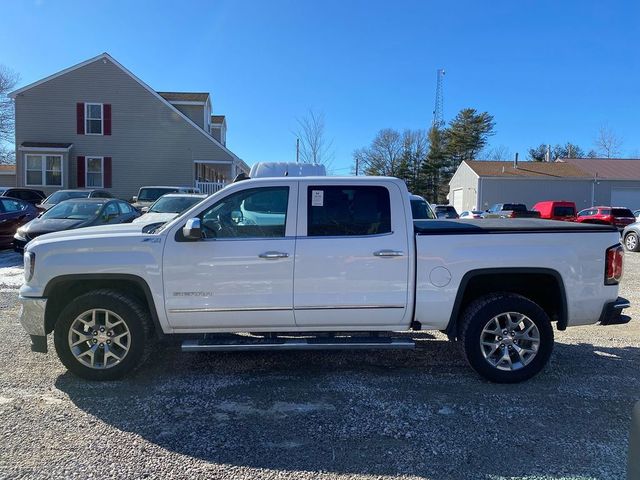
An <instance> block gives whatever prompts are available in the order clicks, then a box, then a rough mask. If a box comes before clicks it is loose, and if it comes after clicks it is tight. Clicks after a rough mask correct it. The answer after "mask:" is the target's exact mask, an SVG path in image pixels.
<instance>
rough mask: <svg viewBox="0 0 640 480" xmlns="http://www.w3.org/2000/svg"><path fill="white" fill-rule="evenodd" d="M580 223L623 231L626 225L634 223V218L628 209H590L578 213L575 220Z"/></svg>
mask: <svg viewBox="0 0 640 480" xmlns="http://www.w3.org/2000/svg"><path fill="white" fill-rule="evenodd" d="M576 221H577V222H580V223H600V224H605V225H613V226H614V227H617V228H618V229H619V230H623V229H624V227H626V226H627V225H629V224H631V223H634V222H635V221H636V217H634V216H633V212H632V211H631V210H629V209H628V208H622V207H591V208H585V209H584V210H581V211H579V212H578V218H577V220H576Z"/></svg>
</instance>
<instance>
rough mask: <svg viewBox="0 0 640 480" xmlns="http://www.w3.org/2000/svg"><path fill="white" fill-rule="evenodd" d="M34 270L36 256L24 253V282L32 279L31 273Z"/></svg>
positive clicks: (31, 253)
mask: <svg viewBox="0 0 640 480" xmlns="http://www.w3.org/2000/svg"><path fill="white" fill-rule="evenodd" d="M35 268H36V254H35V253H33V252H24V281H25V282H28V281H29V280H31V279H32V278H33V271H34V270H35Z"/></svg>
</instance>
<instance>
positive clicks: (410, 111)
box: [0, 0, 640, 174]
mask: <svg viewBox="0 0 640 480" xmlns="http://www.w3.org/2000/svg"><path fill="white" fill-rule="evenodd" d="M1 4H2V6H1V8H0V11H1V16H2V18H3V22H2V23H3V27H2V29H0V64H3V65H5V66H6V67H9V68H10V69H12V70H14V71H15V72H17V73H18V74H19V75H20V77H21V81H20V83H19V86H22V85H26V84H29V83H31V82H33V81H36V80H39V79H41V78H43V77H45V76H48V75H50V74H52V73H55V72H57V71H59V70H62V69H64V68H67V67H69V66H71V65H74V64H76V63H80V62H82V61H84V60H86V59H88V58H91V57H93V56H95V55H98V54H99V53H102V52H108V53H109V54H111V55H112V56H113V57H114V58H115V59H116V60H118V61H119V62H120V63H121V64H123V65H124V66H125V67H126V68H128V69H129V70H130V71H132V72H133V73H134V74H135V75H136V76H138V77H139V78H141V79H142V80H143V81H144V82H145V83H147V84H148V85H150V86H151V87H152V88H155V89H156V90H159V91H163V90H169V91H198V92H200V91H208V92H211V94H212V99H213V110H214V113H216V114H224V115H226V116H227V122H228V132H227V146H228V147H229V148H230V149H231V150H232V151H233V152H234V153H236V154H237V155H238V156H239V157H241V158H242V159H244V160H245V161H246V162H247V163H248V164H250V165H251V164H253V163H255V162H260V161H295V139H296V135H295V131H296V130H297V128H298V127H297V119H300V118H302V117H304V116H305V115H306V114H307V112H308V111H309V109H313V110H314V111H316V112H322V113H323V114H324V116H325V122H326V135H327V138H328V139H329V140H331V141H332V151H333V157H334V160H333V164H332V169H333V171H334V173H343V174H348V173H349V170H350V166H351V165H352V153H353V151H354V150H355V149H356V148H360V147H363V146H366V145H368V144H369V143H370V142H371V140H372V139H373V137H374V136H375V135H376V133H377V132H378V131H379V130H381V129H383V128H394V129H397V130H400V131H401V130H404V129H426V128H428V127H429V126H430V125H431V122H432V112H433V108H434V99H435V85H436V70H437V69H439V68H444V69H445V71H446V75H445V80H444V118H445V121H449V120H451V119H452V118H453V117H454V116H455V114H456V113H457V112H458V111H459V110H460V109H462V108H466V107H472V108H475V109H477V110H480V111H487V112H489V113H490V114H491V115H493V116H494V117H495V122H496V134H495V135H494V136H493V137H492V138H491V140H490V144H491V145H492V146H495V147H503V148H504V149H505V150H507V151H508V152H509V154H510V155H513V154H515V153H516V152H518V153H519V154H520V158H521V159H523V158H525V157H526V151H527V149H528V148H529V147H532V146H536V145H539V144H540V143H545V144H555V143H564V142H567V141H571V142H573V143H576V144H578V145H580V146H581V147H582V148H583V149H584V150H585V151H587V150H589V149H591V148H593V142H594V139H595V137H596V135H597V133H598V130H599V129H600V127H601V126H602V125H607V126H608V128H609V129H611V130H612V131H614V132H615V133H616V134H617V135H619V136H620V137H622V138H623V140H624V143H623V153H624V155H627V156H631V155H634V156H640V129H639V116H638V109H639V107H640V81H639V80H640V48H639V47H640V2H638V1H637V0H627V1H616V0H606V1H605V0H600V1H590V0H577V1H573V0H571V1H570V0H563V1H557V0H518V1H515V0H509V1H505V0H491V1H477V0H465V1H456V0H449V1H440V2H435V1H427V0H422V1H405V0H393V1H377V0H323V1H319V0H314V1H311V0H297V1H295V0H269V1H266V0H264V1H248V0H247V1H245V0H209V1H190V0H181V1H180V2H165V1H159V0H156V1H118V0H110V1H101V0H93V1H92V2H86V1H66V0H19V1H18V0H17V1H8V0H2V2H1Z"/></svg>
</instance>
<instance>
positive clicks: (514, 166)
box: [513, 152, 518, 168]
mask: <svg viewBox="0 0 640 480" xmlns="http://www.w3.org/2000/svg"><path fill="white" fill-rule="evenodd" d="M513 168H518V152H516V156H515V157H514V159H513Z"/></svg>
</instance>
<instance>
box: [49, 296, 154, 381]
mask: <svg viewBox="0 0 640 480" xmlns="http://www.w3.org/2000/svg"><path fill="white" fill-rule="evenodd" d="M150 330H151V322H150V319H149V313H148V311H147V309H146V308H144V307H143V306H142V305H141V304H140V302H138V301H137V300H135V299H134V298H131V297H129V296H127V295H124V294H122V293H120V292H118V291H115V290H109V289H100V290H94V291H92V292H89V293H85V294H84V295H81V296H79V297H77V298H76V299H74V300H73V301H72V302H70V303H69V305H67V307H66V308H65V309H64V310H63V311H62V313H61V314H60V316H59V318H58V321H57V322H56V325H55V328H54V343H55V347H56V352H57V353H58V357H60V360H61V361H62V363H63V364H64V366H65V367H67V369H69V371H71V372H72V373H74V374H76V375H78V376H79V377H82V378H86V379H88V380H115V379H117V378H120V377H122V376H123V375H125V374H127V373H128V372H130V371H132V370H133V369H135V368H136V367H137V366H139V365H140V364H142V363H143V361H144V359H145V358H146V356H147V355H148V352H149V349H150V342H151V339H152V334H151V331H150Z"/></svg>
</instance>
